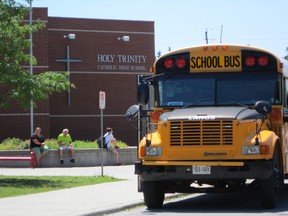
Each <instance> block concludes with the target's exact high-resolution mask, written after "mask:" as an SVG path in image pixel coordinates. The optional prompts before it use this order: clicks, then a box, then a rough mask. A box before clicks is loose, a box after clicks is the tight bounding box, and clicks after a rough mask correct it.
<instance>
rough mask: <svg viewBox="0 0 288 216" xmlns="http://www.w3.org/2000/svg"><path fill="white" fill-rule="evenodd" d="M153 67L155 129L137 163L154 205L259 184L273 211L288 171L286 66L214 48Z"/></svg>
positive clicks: (261, 55) (176, 55) (245, 51)
mask: <svg viewBox="0 0 288 216" xmlns="http://www.w3.org/2000/svg"><path fill="white" fill-rule="evenodd" d="M153 68H154V69H153V73H154V74H153V75H152V76H151V77H148V78H143V80H142V83H141V85H145V83H146V84H147V85H152V86H153V91H152V92H151V91H150V94H153V96H154V101H153V103H154V104H152V106H153V107H154V108H153V109H152V110H148V111H147V113H146V114H145V118H147V116H148V118H150V121H151V122H150V123H153V125H154V126H155V130H154V131H152V132H147V134H146V135H145V136H144V137H143V139H142V140H141V141H140V143H139V148H138V158H139V159H138V161H137V163H136V164H135V173H136V174H138V176H139V191H143V194H144V200H145V203H146V205H147V206H148V208H155V207H161V206H162V204H163V200H164V195H165V193H174V192H184V193H191V192H210V191H233V190H236V191H239V190H245V189H246V188H247V187H248V185H250V186H251V185H253V184H254V185H257V188H259V191H260V193H261V194H262V195H263V196H260V197H262V198H261V202H262V205H263V207H265V208H273V207H275V206H276V202H277V198H278V193H279V191H280V190H281V185H282V183H283V182H284V181H283V179H284V176H286V175H285V174H286V173H287V167H286V164H287V155H286V154H285V151H284V149H285V148H287V144H286V143H285V142H284V141H283V140H282V137H283V131H285V130H287V129H286V122H285V121H284V120H283V119H285V118H283V116H284V112H283V104H284V101H285V100H286V99H285V97H286V92H284V91H283V90H284V83H285V81H286V72H285V71H286V69H284V66H283V63H282V62H281V61H280V60H279V59H277V58H276V57H275V56H274V55H273V54H271V53H269V52H266V51H264V50H261V49H257V48H251V47H248V46H232V45H230V46H226V45H213V46H212V45H211V46H199V47H193V48H186V49H182V50H177V51H174V52H171V53H168V54H167V55H164V56H162V57H160V58H159V59H158V60H157V61H156V62H155V64H154V66H153ZM284 72H285V73H284ZM143 83H144V84H143ZM138 95H141V91H140V92H138ZM146 101H147V100H146ZM141 113H143V110H142V111H141ZM140 118H141V116H140ZM147 127H149V125H147ZM203 185H207V187H204V186H203ZM251 188H253V187H251ZM263 197H265V198H263ZM267 197H269V198H267Z"/></svg>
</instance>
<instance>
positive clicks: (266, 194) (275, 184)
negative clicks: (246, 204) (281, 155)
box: [259, 155, 281, 209]
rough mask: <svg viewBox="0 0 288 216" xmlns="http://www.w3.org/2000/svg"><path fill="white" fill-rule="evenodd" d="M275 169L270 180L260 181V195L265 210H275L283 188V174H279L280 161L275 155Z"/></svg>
mask: <svg viewBox="0 0 288 216" xmlns="http://www.w3.org/2000/svg"><path fill="white" fill-rule="evenodd" d="M273 161H274V167H273V170H272V174H271V176H270V177H269V178H267V179H263V180H260V181H259V193H260V194H259V195H260V200H261V203H262V207H263V208H265V209H272V208H275V207H276V205H277V201H278V196H279V190H280V186H281V182H280V181H281V174H280V172H279V160H278V157H277V156H276V155H274V159H273Z"/></svg>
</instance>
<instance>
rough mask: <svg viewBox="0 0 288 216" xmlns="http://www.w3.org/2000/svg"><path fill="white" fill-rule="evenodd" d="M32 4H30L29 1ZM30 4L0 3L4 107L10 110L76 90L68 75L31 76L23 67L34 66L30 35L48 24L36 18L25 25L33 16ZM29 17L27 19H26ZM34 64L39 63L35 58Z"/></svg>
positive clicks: (0, 94)
mask: <svg viewBox="0 0 288 216" xmlns="http://www.w3.org/2000/svg"><path fill="white" fill-rule="evenodd" d="M27 3H28V1H27ZM28 12H29V9H28V8H27V5H26V6H25V5H23V4H20V3H17V2H16V1H14V0H3V1H0V88H1V91H0V107H1V108H4V107H5V108H8V107H9V105H10V104H11V102H12V101H17V102H18V103H19V104H20V105H21V107H23V108H29V107H30V103H31V99H33V105H34V106H36V102H38V101H42V100H45V99H47V98H48V96H49V95H51V94H52V93H54V92H62V91H68V90H69V89H70V87H74V86H73V85H71V84H70V82H69V80H68V79H67V76H68V73H65V74H61V73H55V72H45V73H41V74H36V75H31V74H30V71H29V70H27V69H25V68H23V67H22V66H23V65H29V64H30V54H29V52H28V50H29V49H28V48H29V47H30V40H29V39H28V38H29V37H28V36H29V33H30V32H37V31H39V30H40V29H41V28H43V27H44V26H45V25H44V22H42V21H40V20H37V21H35V20H34V19H33V25H32V26H30V25H29V23H27V22H23V20H24V19H25V18H26V20H27V15H28V14H29V13H28ZM25 16H26V17H25ZM32 60H33V61H32V62H33V65H36V64H37V60H36V58H35V57H33V59H32Z"/></svg>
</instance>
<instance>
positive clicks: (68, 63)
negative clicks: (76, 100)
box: [66, 45, 71, 106]
mask: <svg viewBox="0 0 288 216" xmlns="http://www.w3.org/2000/svg"><path fill="white" fill-rule="evenodd" d="M66 55H67V71H68V72H69V75H68V81H69V83H70V47H69V45H67V47H66ZM70 97H71V92H70V86H69V89H68V106H70V105H71V99H70Z"/></svg>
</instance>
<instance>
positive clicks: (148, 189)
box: [143, 181, 165, 209]
mask: <svg viewBox="0 0 288 216" xmlns="http://www.w3.org/2000/svg"><path fill="white" fill-rule="evenodd" d="M143 195H144V202H145V205H146V206H147V208H148V209H154V208H161V207H162V205H163V202H164V196H165V192H164V190H163V187H162V186H161V184H160V183H159V182H157V181H143Z"/></svg>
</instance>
